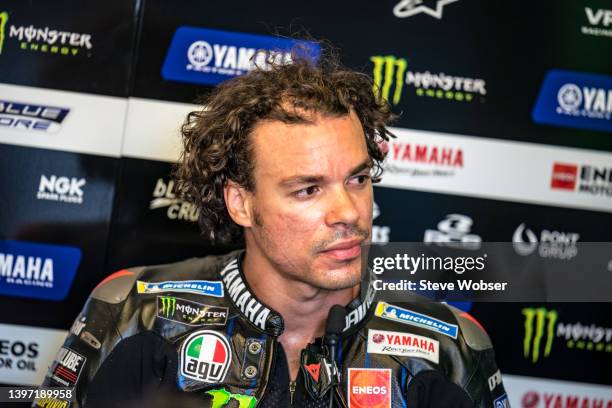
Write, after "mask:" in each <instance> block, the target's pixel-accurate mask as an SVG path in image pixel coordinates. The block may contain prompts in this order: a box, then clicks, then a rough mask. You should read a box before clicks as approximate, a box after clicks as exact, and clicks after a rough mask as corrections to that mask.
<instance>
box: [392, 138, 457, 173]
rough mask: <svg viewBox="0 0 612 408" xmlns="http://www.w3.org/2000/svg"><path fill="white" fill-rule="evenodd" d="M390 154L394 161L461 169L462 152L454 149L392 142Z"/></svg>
mask: <svg viewBox="0 0 612 408" xmlns="http://www.w3.org/2000/svg"><path fill="white" fill-rule="evenodd" d="M390 153H391V158H392V159H393V160H394V161H400V162H409V163H423V164H431V165H438V166H446V167H460V168H462V167H463V150H462V149H459V148H454V147H446V146H445V147H441V146H430V145H425V144H412V143H402V142H397V141H393V142H391V149H390Z"/></svg>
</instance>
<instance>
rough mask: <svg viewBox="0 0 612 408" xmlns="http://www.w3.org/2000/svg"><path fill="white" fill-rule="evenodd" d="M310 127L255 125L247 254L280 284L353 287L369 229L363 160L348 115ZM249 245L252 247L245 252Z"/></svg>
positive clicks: (359, 132)
mask: <svg viewBox="0 0 612 408" xmlns="http://www.w3.org/2000/svg"><path fill="white" fill-rule="evenodd" d="M311 119H313V121H314V123H313V124H296V125H287V124H284V123H282V122H278V121H266V122H262V123H260V124H258V125H257V126H256V127H255V130H254V131H253V134H252V143H253V144H252V146H253V153H254V158H255V169H254V174H253V179H254V183H255V190H254V191H253V192H252V193H249V196H250V200H251V206H252V214H253V215H252V217H251V218H252V220H251V227H249V228H246V229H245V237H246V242H247V251H253V250H255V251H260V253H261V255H263V257H264V258H265V259H266V260H267V261H268V262H270V263H271V265H272V266H273V267H274V268H275V269H276V270H277V271H278V272H279V273H282V274H283V275H284V276H285V277H286V278H289V279H295V280H297V281H300V282H304V283H307V284H310V285H312V286H314V287H317V288H322V289H328V290H336V289H343V288H349V287H353V286H355V285H356V284H358V283H359V280H360V276H361V275H360V273H361V247H360V245H362V244H365V243H367V242H369V237H370V235H371V228H372V194H373V192H372V182H371V179H370V168H371V160H370V157H369V156H368V152H367V147H366V143H365V136H364V132H363V128H362V126H361V123H360V122H359V119H358V118H357V116H356V115H355V114H354V113H353V112H351V114H349V115H345V116H342V117H330V116H321V115H314V116H313V117H312V118H311ZM253 246H254V247H253Z"/></svg>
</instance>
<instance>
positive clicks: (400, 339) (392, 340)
mask: <svg viewBox="0 0 612 408" xmlns="http://www.w3.org/2000/svg"><path fill="white" fill-rule="evenodd" d="M385 337H386V339H385V340H386V341H387V344H389V345H392V346H409V347H415V348H420V349H421V350H425V351H428V352H431V353H435V352H436V348H435V346H434V343H433V342H432V341H431V340H428V339H427V338H425V337H420V338H417V337H413V336H411V335H409V334H404V335H401V336H398V335H397V334H387V335H386V336H385Z"/></svg>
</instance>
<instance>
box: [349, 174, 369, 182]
mask: <svg viewBox="0 0 612 408" xmlns="http://www.w3.org/2000/svg"><path fill="white" fill-rule="evenodd" d="M369 179H370V176H369V175H367V174H359V175H358V176H355V177H353V178H351V183H352V184H365V183H367V182H368V180H369Z"/></svg>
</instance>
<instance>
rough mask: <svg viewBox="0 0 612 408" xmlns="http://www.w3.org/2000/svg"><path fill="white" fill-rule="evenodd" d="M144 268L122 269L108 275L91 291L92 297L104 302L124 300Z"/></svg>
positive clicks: (114, 302)
mask: <svg viewBox="0 0 612 408" xmlns="http://www.w3.org/2000/svg"><path fill="white" fill-rule="evenodd" d="M142 269H144V268H132V269H122V270H120V271H118V272H115V273H113V274H112V275H110V276H108V277H107V278H106V279H104V280H103V281H102V282H100V283H99V284H98V286H96V287H95V288H94V290H93V292H91V297H92V298H93V299H96V300H101V301H102V302H106V303H112V304H117V303H121V302H123V301H124V300H125V299H126V298H127V296H128V294H129V293H130V290H131V289H132V287H133V286H134V281H135V280H136V278H137V277H138V275H140V272H141V271H142Z"/></svg>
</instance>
